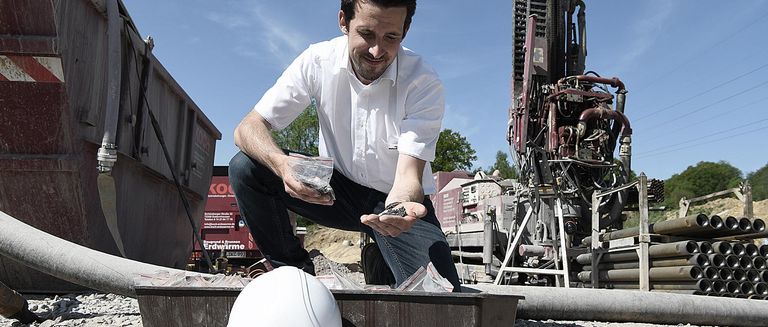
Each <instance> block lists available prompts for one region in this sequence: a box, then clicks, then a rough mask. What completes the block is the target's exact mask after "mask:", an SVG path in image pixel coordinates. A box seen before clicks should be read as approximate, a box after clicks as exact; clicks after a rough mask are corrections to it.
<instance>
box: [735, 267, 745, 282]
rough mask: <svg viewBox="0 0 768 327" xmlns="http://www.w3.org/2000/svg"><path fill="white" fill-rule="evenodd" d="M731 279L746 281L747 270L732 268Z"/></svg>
mask: <svg viewBox="0 0 768 327" xmlns="http://www.w3.org/2000/svg"><path fill="white" fill-rule="evenodd" d="M733 280H735V281H737V282H744V281H747V272H746V271H744V269H734V270H733Z"/></svg>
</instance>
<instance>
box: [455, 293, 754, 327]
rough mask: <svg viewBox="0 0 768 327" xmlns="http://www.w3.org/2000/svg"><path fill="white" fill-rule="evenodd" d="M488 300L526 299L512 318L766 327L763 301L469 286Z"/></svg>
mask: <svg viewBox="0 0 768 327" xmlns="http://www.w3.org/2000/svg"><path fill="white" fill-rule="evenodd" d="M465 289H466V291H471V289H477V290H480V291H486V292H489V293H492V294H514V295H522V296H525V300H522V301H520V303H519V304H518V305H517V318H522V319H536V320H549V319H553V320H586V321H592V320H596V321H612V322H638V323H654V324H674V325H677V324H680V323H682V324H685V323H690V324H694V325H712V324H713V322H715V323H717V324H718V325H723V326H765V322H766V321H768V301H756V300H751V301H747V300H744V299H734V298H721V297H714V296H699V295H683V294H671V293H661V292H642V291H627V290H605V289H584V288H555V287H546V288H545V287H540V286H500V285H490V284H489V285H484V284H477V285H470V286H469V287H465Z"/></svg>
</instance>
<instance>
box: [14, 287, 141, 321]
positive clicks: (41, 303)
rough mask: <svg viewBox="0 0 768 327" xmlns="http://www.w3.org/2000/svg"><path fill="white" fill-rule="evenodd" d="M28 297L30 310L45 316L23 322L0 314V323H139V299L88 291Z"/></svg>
mask: <svg viewBox="0 0 768 327" xmlns="http://www.w3.org/2000/svg"><path fill="white" fill-rule="evenodd" d="M28 298H29V309H30V311H32V312H34V313H36V314H37V315H38V316H39V317H41V318H44V319H48V320H46V321H44V322H42V323H33V324H29V325H23V324H21V323H19V322H17V321H15V320H9V319H4V318H3V317H0V326H13V327H17V326H41V327H51V326H84V327H87V326H118V327H125V326H141V315H140V314H139V303H138V302H137V301H136V300H135V299H132V298H127V297H124V296H120V295H115V294H100V293H92V294H80V295H75V294H68V295H64V296H53V297H35V296H30V297H28Z"/></svg>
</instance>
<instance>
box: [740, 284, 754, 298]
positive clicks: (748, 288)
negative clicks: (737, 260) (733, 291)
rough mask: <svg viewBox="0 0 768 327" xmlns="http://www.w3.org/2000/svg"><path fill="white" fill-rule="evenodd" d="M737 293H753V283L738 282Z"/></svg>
mask: <svg viewBox="0 0 768 327" xmlns="http://www.w3.org/2000/svg"><path fill="white" fill-rule="evenodd" d="M739 293H741V294H745V295H751V294H755V285H753V284H752V283H750V282H741V283H740V284H739Z"/></svg>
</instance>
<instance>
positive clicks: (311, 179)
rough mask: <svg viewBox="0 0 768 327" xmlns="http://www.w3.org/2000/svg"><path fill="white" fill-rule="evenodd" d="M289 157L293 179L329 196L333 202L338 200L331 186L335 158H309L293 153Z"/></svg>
mask: <svg viewBox="0 0 768 327" xmlns="http://www.w3.org/2000/svg"><path fill="white" fill-rule="evenodd" d="M289 157H290V158H289V160H288V165H289V166H290V167H291V170H292V171H293V177H295V178H296V179H297V180H299V181H300V182H302V183H304V184H306V185H307V186H309V187H311V188H313V189H315V190H317V191H318V192H320V193H321V194H329V195H330V196H331V199H332V200H336V195H335V194H334V193H333V188H331V184H330V183H331V176H333V158H328V157H307V156H304V155H300V154H297V153H291V154H289Z"/></svg>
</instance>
